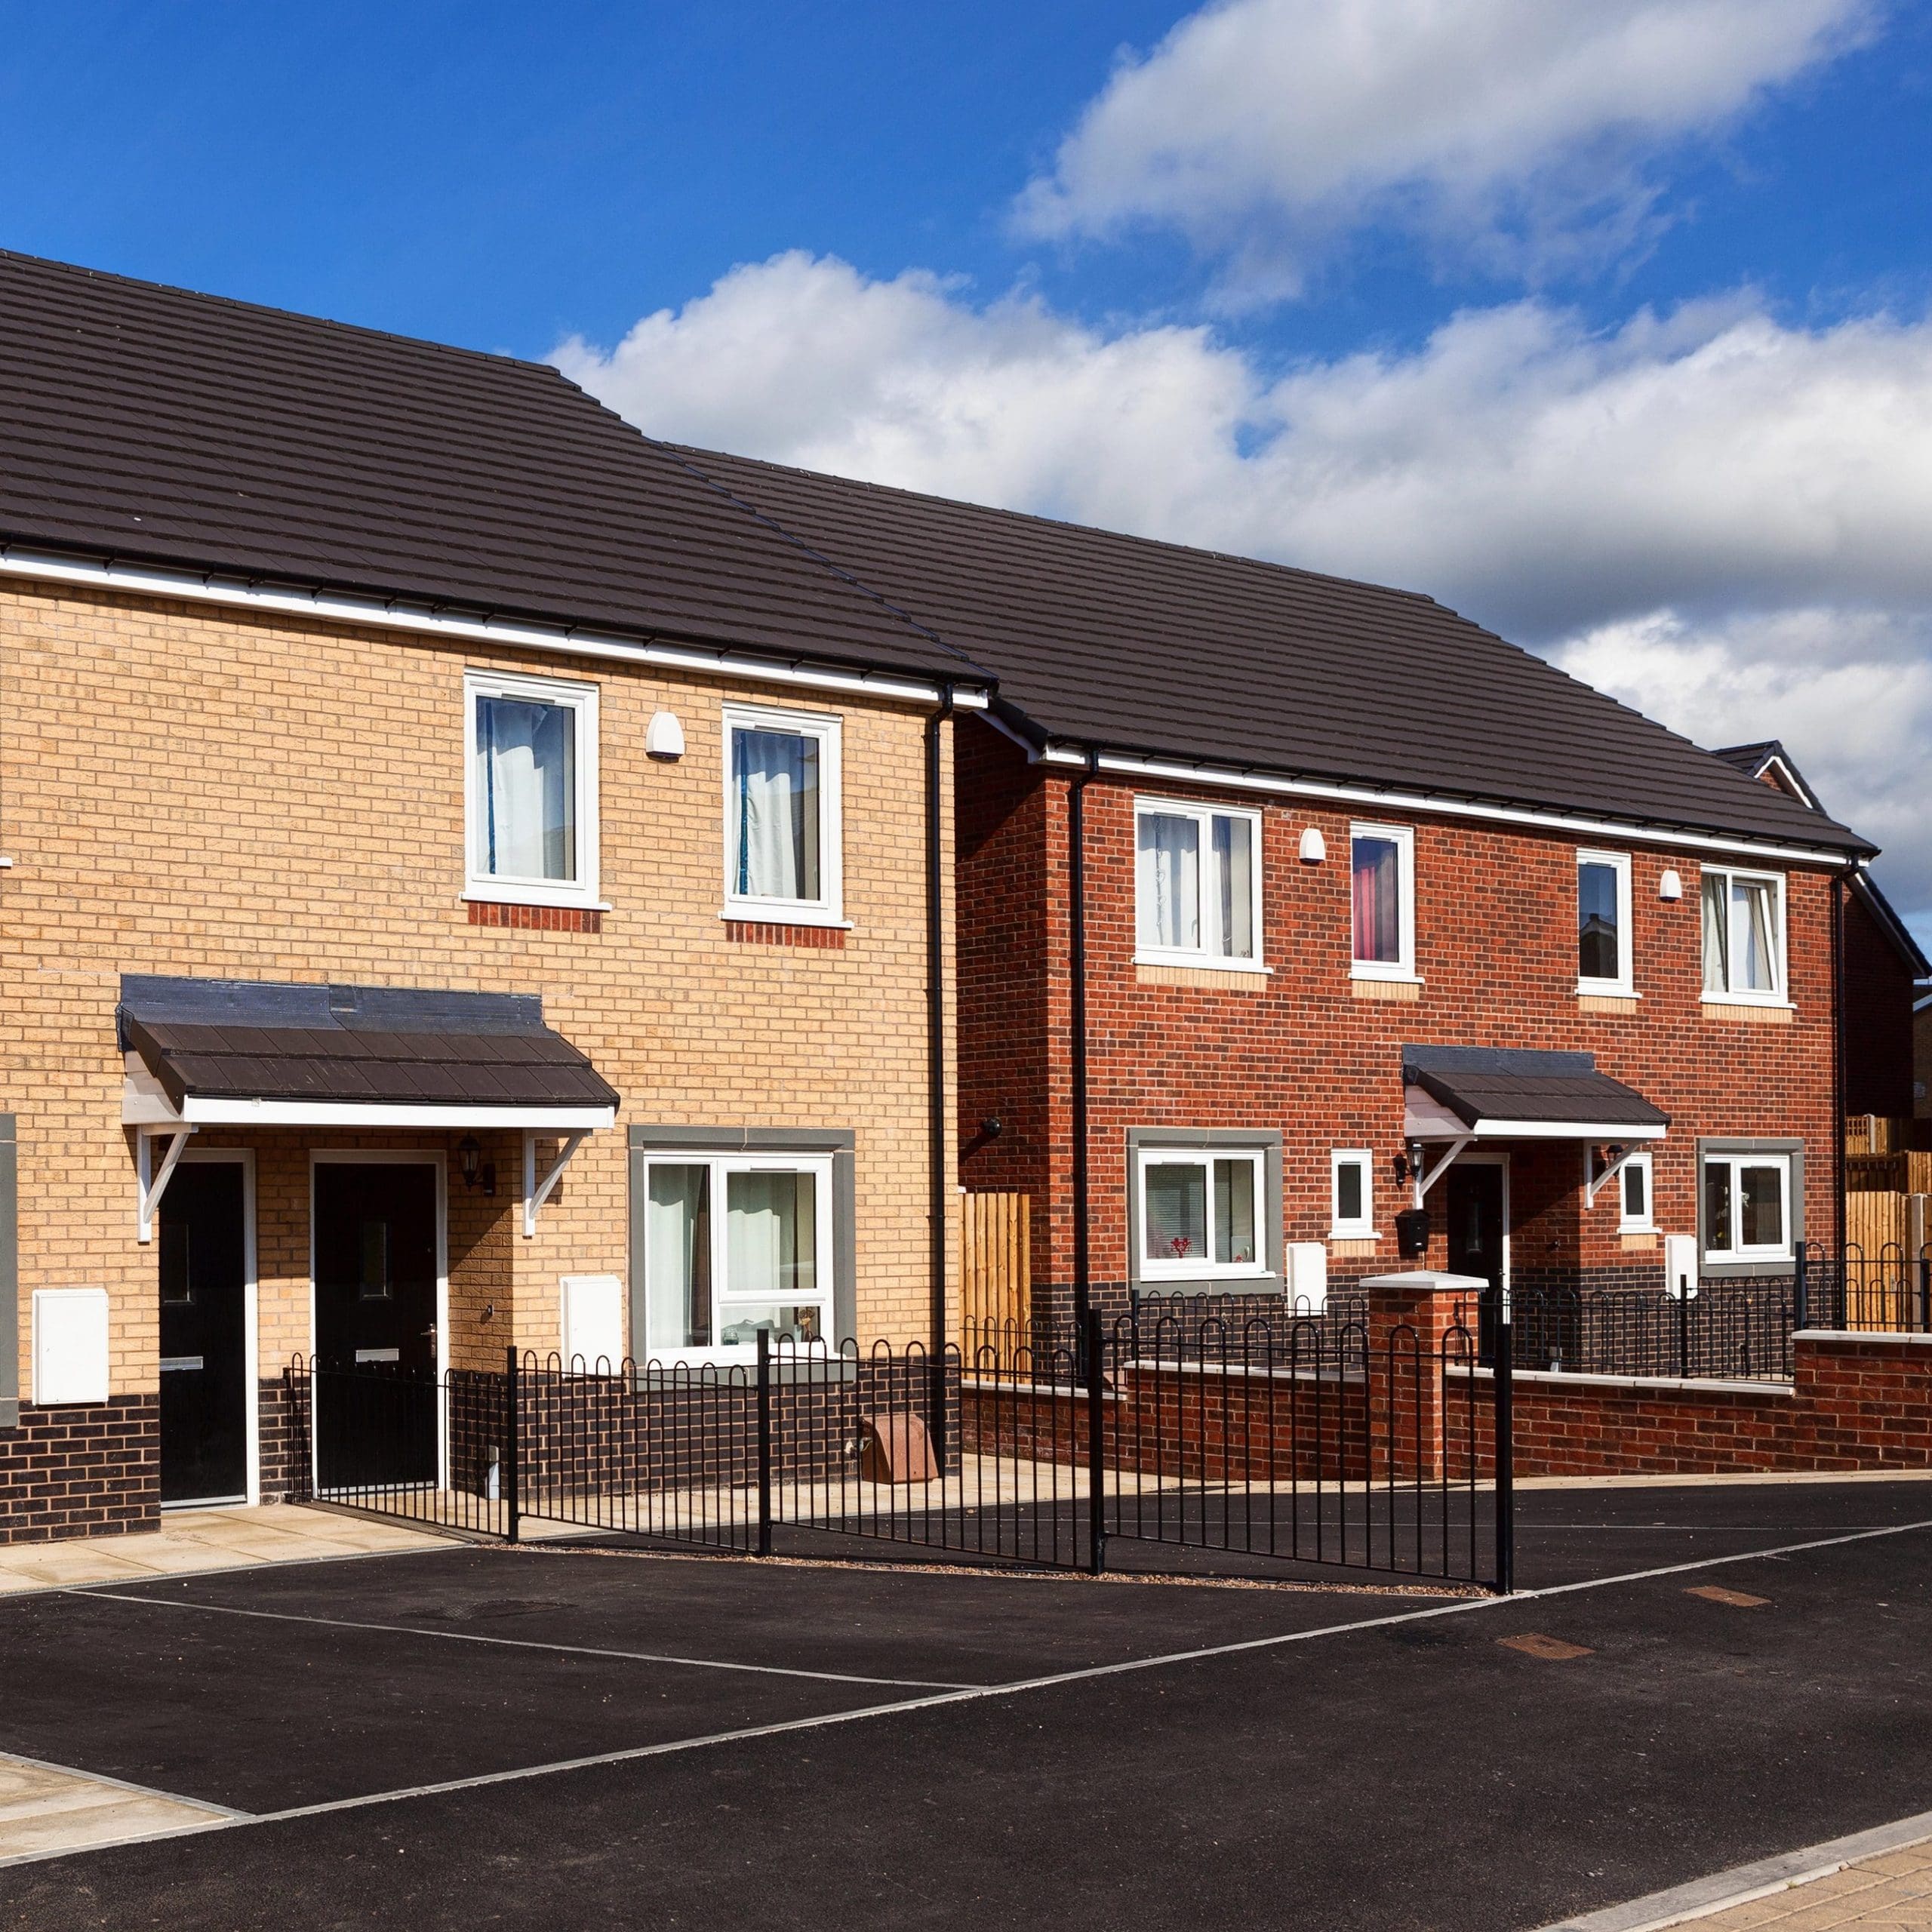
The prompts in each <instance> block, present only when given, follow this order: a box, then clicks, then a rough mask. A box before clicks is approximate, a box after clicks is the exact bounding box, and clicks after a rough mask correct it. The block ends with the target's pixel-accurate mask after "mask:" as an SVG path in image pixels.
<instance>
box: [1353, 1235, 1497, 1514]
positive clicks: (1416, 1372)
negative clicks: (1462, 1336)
mask: <svg viewBox="0 0 1932 1932" xmlns="http://www.w3.org/2000/svg"><path fill="white" fill-rule="evenodd" d="M1361 1285H1362V1290H1363V1292H1364V1294H1367V1297H1368V1350H1369V1361H1368V1396H1369V1400H1368V1415H1369V1423H1368V1431H1369V1445H1370V1447H1369V1453H1370V1456H1371V1460H1372V1463H1373V1466H1374V1472H1375V1473H1376V1474H1377V1475H1397V1476H1417V1475H1420V1476H1425V1477H1435V1476H1440V1475H1441V1474H1442V1472H1443V1467H1444V1446H1443V1440H1442V1430H1443V1401H1442V1360H1443V1347H1444V1343H1445V1342H1446V1341H1447V1338H1448V1337H1449V1334H1450V1331H1451V1330H1452V1329H1454V1327H1455V1326H1456V1325H1457V1315H1458V1313H1459V1312H1461V1313H1462V1314H1463V1318H1464V1319H1463V1326H1464V1327H1466V1329H1467V1330H1468V1331H1469V1345H1468V1346H1469V1349H1470V1351H1471V1354H1472V1357H1473V1354H1474V1351H1475V1346H1476V1309H1477V1305H1478V1298H1479V1297H1480V1296H1481V1294H1482V1291H1483V1290H1484V1288H1486V1287H1487V1286H1488V1285H1489V1284H1488V1283H1487V1281H1484V1279H1483V1278H1482V1277H1481V1275H1451V1274H1450V1273H1448V1272H1447V1271H1446V1270H1443V1269H1434V1268H1419V1269H1415V1270H1414V1271H1413V1272H1411V1273H1408V1274H1406V1275H1370V1276H1369V1277H1368V1278H1367V1279H1366V1280H1365V1281H1364V1282H1363V1283H1362V1284H1361Z"/></svg>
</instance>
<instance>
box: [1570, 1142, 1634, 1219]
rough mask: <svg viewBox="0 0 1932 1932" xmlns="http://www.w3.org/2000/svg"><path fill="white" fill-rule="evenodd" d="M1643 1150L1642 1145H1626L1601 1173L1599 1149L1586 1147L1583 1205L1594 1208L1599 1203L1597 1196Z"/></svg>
mask: <svg viewBox="0 0 1932 1932" xmlns="http://www.w3.org/2000/svg"><path fill="white" fill-rule="evenodd" d="M1643 1151H1644V1150H1643V1148H1642V1147H1641V1146H1635V1147H1626V1148H1625V1149H1623V1152H1622V1153H1620V1154H1619V1155H1617V1158H1615V1159H1614V1161H1611V1164H1610V1165H1609V1166H1608V1167H1607V1168H1604V1169H1603V1170H1602V1171H1601V1173H1599V1172H1598V1169H1597V1150H1596V1149H1595V1148H1594V1147H1586V1148H1585V1149H1583V1205H1584V1206H1585V1207H1586V1208H1587V1207H1595V1205H1596V1204H1597V1196H1598V1195H1599V1194H1601V1192H1603V1190H1604V1189H1605V1188H1607V1186H1609V1185H1610V1184H1611V1182H1612V1181H1614V1180H1615V1179H1616V1178H1617V1176H1618V1175H1619V1174H1621V1173H1622V1172H1623V1170H1624V1168H1626V1166H1628V1165H1629V1161H1630V1158H1631V1156H1632V1155H1634V1154H1641V1152H1643Z"/></svg>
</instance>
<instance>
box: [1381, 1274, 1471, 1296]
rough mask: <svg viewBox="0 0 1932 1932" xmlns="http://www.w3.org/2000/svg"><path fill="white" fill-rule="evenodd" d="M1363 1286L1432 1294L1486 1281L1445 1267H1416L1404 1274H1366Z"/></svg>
mask: <svg viewBox="0 0 1932 1932" xmlns="http://www.w3.org/2000/svg"><path fill="white" fill-rule="evenodd" d="M1361 1285H1362V1286H1363V1287H1365V1288H1403V1289H1406V1290H1407V1291H1409V1292H1410V1293H1411V1294H1418V1293H1419V1294H1435V1293H1438V1291H1442V1290H1444V1289H1454V1288H1486V1287H1488V1286H1489V1283H1488V1281H1487V1279H1486V1278H1484V1276H1482V1275H1452V1274H1451V1273H1450V1272H1449V1271H1448V1269H1446V1268H1417V1269H1412V1270H1411V1272H1409V1273H1407V1274H1406V1275H1364V1277H1363V1278H1362V1283H1361Z"/></svg>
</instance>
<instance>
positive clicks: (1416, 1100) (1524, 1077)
mask: <svg viewBox="0 0 1932 1932" xmlns="http://www.w3.org/2000/svg"><path fill="white" fill-rule="evenodd" d="M1402 1089H1403V1092H1402V1098H1403V1113H1404V1134H1405V1135H1406V1137H1407V1138H1408V1139H1409V1140H1421V1141H1439V1140H1454V1141H1462V1142H1465V1143H1466V1142H1469V1141H1472V1140H1583V1141H1609V1142H1625V1143H1628V1142H1631V1141H1639V1140H1662V1139H1663V1137H1664V1135H1665V1133H1666V1131H1667V1130H1668V1128H1669V1125H1670V1117H1669V1115H1667V1114H1666V1113H1665V1112H1663V1109H1661V1108H1660V1107H1657V1106H1653V1105H1652V1104H1651V1102H1649V1101H1648V1100H1645V1099H1644V1097H1643V1095H1642V1094H1640V1093H1638V1091H1637V1090H1636V1089H1635V1088H1634V1087H1626V1085H1625V1084H1623V1081H1620V1080H1613V1079H1612V1078H1611V1077H1610V1075H1608V1074H1607V1073H1599V1072H1598V1071H1597V1064H1596V1056H1595V1054H1587V1053H1543V1052H1537V1051H1531V1050H1530V1049H1528V1048H1519V1047H1426V1046H1405V1047H1404V1048H1403V1049H1402Z"/></svg>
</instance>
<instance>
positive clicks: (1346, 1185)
mask: <svg viewBox="0 0 1932 1932" xmlns="http://www.w3.org/2000/svg"><path fill="white" fill-rule="evenodd" d="M1328 1198H1329V1206H1330V1216H1329V1220H1330V1226H1329V1229H1328V1237H1329V1238H1330V1240H1331V1241H1371V1240H1373V1239H1374V1236H1375V1156H1374V1155H1373V1154H1372V1153H1371V1152H1369V1150H1368V1149H1367V1148H1366V1147H1337V1148H1335V1149H1332V1150H1331V1152H1330V1154H1329V1156H1328Z"/></svg>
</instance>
